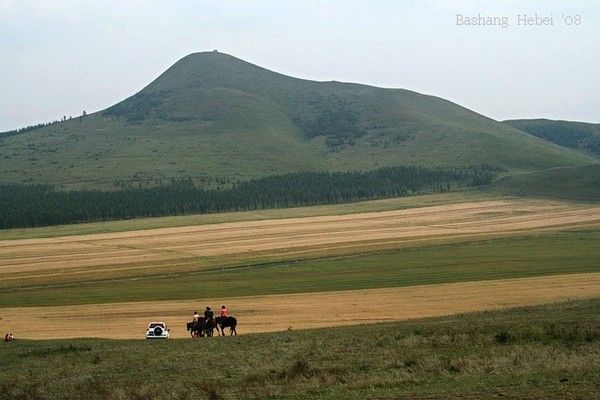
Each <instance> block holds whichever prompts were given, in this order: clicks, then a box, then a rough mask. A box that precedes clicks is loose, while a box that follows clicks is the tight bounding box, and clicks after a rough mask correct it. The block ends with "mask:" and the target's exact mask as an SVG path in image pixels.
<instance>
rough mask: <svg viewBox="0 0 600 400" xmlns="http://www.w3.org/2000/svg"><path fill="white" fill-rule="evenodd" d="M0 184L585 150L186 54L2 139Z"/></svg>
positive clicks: (397, 96)
mask: <svg viewBox="0 0 600 400" xmlns="http://www.w3.org/2000/svg"><path fill="white" fill-rule="evenodd" d="M0 140H1V142H2V144H1V145H0V160H2V164H1V166H0V182H9V183H51V184H56V185H59V186H62V187H66V188H71V187H74V188H82V187H103V188H111V187H112V188H114V187H118V186H119V185H122V184H125V183H132V182H133V183H140V182H143V183H145V184H150V185H151V184H155V183H161V182H165V181H168V180H170V179H176V178H180V177H192V179H194V180H195V181H196V182H198V183H200V184H201V185H208V186H210V185H213V186H214V185H216V184H219V183H226V182H232V181H244V180H248V179H253V178H259V177H263V176H270V175H278V174H285V173H290V172H300V171H350V170H373V169H377V168H380V167H388V166H400V165H423V166H427V167H462V166H467V165H479V164H489V165H493V166H495V167H500V168H503V169H506V170H507V171H530V170H543V169H547V168H552V167H560V166H576V165H585V164H588V163H590V162H592V161H591V159H590V158H589V157H588V156H586V155H584V154H579V153H577V152H575V151H571V150H569V149H564V148H561V147H560V146H557V145H554V144H551V143H547V142H546V141H544V140H542V139H539V138H537V137H535V136H533V135H530V134H528V133H525V132H523V131H521V130H519V129H517V128H514V127H511V126H509V125H508V124H505V123H502V122H499V121H495V120H493V119H491V118H488V117H486V116H483V115H481V114H478V113H476V112H474V111H472V110H469V109H466V108H464V107H461V106H460V105H458V104H455V103H453V102H450V101H448V100H444V99H441V98H439V97H435V96H430V95H424V94H420V93H417V92H413V91H410V90H407V89H390V88H378V87H375V86H369V85H363V84H358V83H345V82H337V81H326V82H318V81H310V80H306V79H300V78H294V77H289V76H286V75H283V74H280V73H277V72H273V71H270V70H268V69H266V68H263V67H259V66H257V65H254V64H251V63H249V62H246V61H243V60H240V59H238V58H236V57H233V56H230V55H226V54H223V53H218V52H200V53H192V54H190V55H188V56H186V57H184V58H182V59H180V60H179V61H177V62H176V63H175V64H173V65H172V66H171V67H170V68H168V69H167V70H166V71H165V72H163V73H162V74H160V75H159V76H158V77H157V78H156V79H154V80H153V81H152V82H150V83H149V84H148V85H146V86H145V87H144V88H143V89H141V90H140V91H138V92H137V93H136V94H134V95H133V96H130V97H128V98H126V99H125V100H123V101H121V102H118V103H116V104H115V105H113V106H111V107H108V108H107V109H105V110H101V111H98V112H95V113H92V114H89V115H86V116H85V117H82V118H75V119H73V120H68V121H62V122H59V123H56V124H52V125H50V126H44V127H40V128H37V129H33V130H31V131H27V132H23V133H20V134H18V135H13V136H10V137H3V138H2V139H0Z"/></svg>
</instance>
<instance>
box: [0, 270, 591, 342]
mask: <svg viewBox="0 0 600 400" xmlns="http://www.w3.org/2000/svg"><path fill="white" fill-rule="evenodd" d="M599 296H600V273H587V274H567V275H554V276H544V277H534V278H520V279H501V280H492V281H477V282H460V283H448V284H438V285H422V286H411V287H402V288H386V289H368V290H351V291H338V292H320V293H310V294H287V295H268V296H251V297H235V298H220V299H194V300H185V301H149V302H135V303H116V304H94V305H80V306H55V307H23V308H7V309H0V315H1V316H2V319H0V331H2V332H4V331H7V332H8V331H13V332H18V336H19V337H20V338H22V339H58V338H76V337H94V338H113V339H133V338H139V339H142V338H143V337H144V333H145V328H146V326H147V324H148V322H150V321H153V320H160V321H165V322H167V324H169V325H170V327H171V334H172V337H174V338H185V337H188V333H187V332H186V330H185V323H186V321H188V320H189V319H190V318H191V314H192V312H193V311H195V310H198V311H201V310H202V309H203V307H205V306H206V305H211V306H213V307H219V306H220V304H222V303H224V304H227V305H228V306H229V308H230V310H231V313H232V314H233V315H235V316H236V317H237V318H238V321H239V324H238V332H239V333H240V334H248V333H256V332H270V331H282V330H287V329H290V328H291V329H308V328H323V327H330V326H339V325H359V324H376V323H379V322H389V321H396V320H407V319H415V318H424V317H434V316H443V315H451V314H458V313H469V312H474V311H484V310H497V309H502V308H509V307H516V306H523V305H536V304H543V303H552V302H560V301H566V300H573V299H585V298H593V297H599ZM198 340H219V339H217V338H213V339H198Z"/></svg>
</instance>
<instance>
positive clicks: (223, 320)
mask: <svg viewBox="0 0 600 400" xmlns="http://www.w3.org/2000/svg"><path fill="white" fill-rule="evenodd" d="M215 321H216V323H217V325H218V326H219V327H220V328H221V334H222V335H223V336H225V331H224V328H229V334H230V335H233V334H235V335H237V331H236V330H235V327H236V326H237V319H236V318H235V317H217V318H215ZM218 331H219V329H217V332H218Z"/></svg>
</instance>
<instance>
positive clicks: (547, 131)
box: [504, 119, 600, 157]
mask: <svg viewBox="0 0 600 400" xmlns="http://www.w3.org/2000/svg"><path fill="white" fill-rule="evenodd" d="M504 122H506V123H507V124H509V125H511V126H514V127H515V128H517V129H520V130H522V131H523V132H527V133H530V134H532V135H534V136H537V137H539V138H541V139H544V140H547V141H549V142H552V143H555V144H558V145H559V146H563V147H568V148H572V149H576V150H579V151H581V152H583V153H586V154H590V155H593V156H596V157H600V124H589V123H585V122H573V121H552V120H548V119H515V120H508V121H504Z"/></svg>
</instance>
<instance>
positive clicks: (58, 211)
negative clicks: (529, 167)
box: [0, 166, 497, 229]
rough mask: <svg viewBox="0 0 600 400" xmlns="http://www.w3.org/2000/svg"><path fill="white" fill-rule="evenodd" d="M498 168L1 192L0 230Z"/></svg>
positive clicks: (301, 198) (383, 189)
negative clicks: (207, 185) (221, 184)
mask: <svg viewBox="0 0 600 400" xmlns="http://www.w3.org/2000/svg"><path fill="white" fill-rule="evenodd" d="M496 171H497V169H496V168H493V167H490V166H478V167H475V166H473V167H467V168H452V169H430V168H422V167H391V168H381V169H378V170H374V171H368V172H335V173H326V172H301V173H293V174H287V175H282V176H273V177H266V178H261V179H256V180H252V181H247V182H241V183H237V184H235V185H233V186H232V187H229V188H225V189H202V188H199V187H196V186H195V185H194V183H193V181H192V180H191V179H182V180H176V181H172V182H171V183H170V184H168V185H163V186H157V187H152V188H147V187H146V188H127V189H122V190H118V191H112V192H110V191H99V190H81V191H61V190H56V189H55V188H54V187H52V186H49V185H17V184H4V185H0V228H1V229H7V228H18V227H29V226H43V225H56V224H68V223H77V222H90V221H101V220H117V219H129V218H135V217H153V216H165V215H182V214H191V213H216V212H223V211H241V210H255V209H263V208H275V207H292V206H306V205H318V204H330V203H340V202H350V201H356V200H367V199H376V198H383V197H395V196H404V195H408V194H413V193H418V192H432V191H433V192H443V191H447V190H450V189H453V188H457V187H467V186H479V185H484V184H488V183H490V182H491V180H492V177H493V175H494V174H495V172H496Z"/></svg>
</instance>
